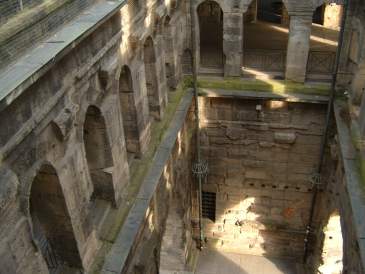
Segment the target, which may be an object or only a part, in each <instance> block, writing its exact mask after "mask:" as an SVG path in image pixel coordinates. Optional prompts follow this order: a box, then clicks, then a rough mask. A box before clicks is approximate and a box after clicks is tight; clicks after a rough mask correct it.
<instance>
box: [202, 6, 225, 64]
mask: <svg viewBox="0 0 365 274" xmlns="http://www.w3.org/2000/svg"><path fill="white" fill-rule="evenodd" d="M198 17H199V30H200V64H201V66H202V67H214V68H217V67H218V68H221V67H222V66H223V11H222V9H221V8H220V6H219V5H218V4H217V3H216V2H214V1H205V2H203V3H201V4H200V5H199V6H198Z"/></svg>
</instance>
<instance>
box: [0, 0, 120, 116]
mask: <svg viewBox="0 0 365 274" xmlns="http://www.w3.org/2000/svg"><path fill="white" fill-rule="evenodd" d="M125 3H126V0H116V1H107V2H102V3H99V4H96V5H94V6H92V7H91V8H90V9H87V10H85V11H84V12H83V13H82V15H80V16H79V17H77V18H76V19H75V20H73V21H71V22H70V23H69V24H66V25H65V26H64V27H63V28H62V29H61V30H59V31H58V32H56V34H54V35H53V36H52V37H50V38H49V39H47V40H46V41H44V42H43V43H42V44H41V45H40V46H38V47H36V48H35V49H33V50H31V51H30V52H28V53H27V54H26V55H25V56H23V57H22V58H20V59H19V60H18V61H17V62H16V63H15V64H13V65H11V66H10V67H9V68H7V69H6V70H4V71H1V72H0V111H2V110H4V109H5V108H6V107H7V106H8V105H10V104H11V103H12V102H13V101H14V100H15V99H16V98H18V97H19V96H20V95H21V94H22V93H23V92H24V91H25V89H27V88H28V87H29V86H30V85H32V84H33V83H34V82H36V81H37V80H38V79H39V78H40V77H41V76H42V75H44V74H45V73H46V72H47V71H48V70H49V69H50V68H51V67H52V66H53V65H54V63H55V62H57V61H58V60H60V59H61V58H62V57H63V56H65V55H66V54H67V53H68V52H70V51H71V50H72V49H73V48H75V47H76V45H77V44H79V43H80V42H81V41H82V40H83V39H84V38H85V37H86V36H88V35H89V34H90V33H92V32H93V31H94V30H95V29H96V28H97V27H98V26H100V25H101V24H102V23H104V22H105V21H106V20H108V19H109V18H110V17H111V16H113V15H114V14H115V13H116V12H117V11H118V10H119V9H120V8H121V6H122V5H124V4H125Z"/></svg>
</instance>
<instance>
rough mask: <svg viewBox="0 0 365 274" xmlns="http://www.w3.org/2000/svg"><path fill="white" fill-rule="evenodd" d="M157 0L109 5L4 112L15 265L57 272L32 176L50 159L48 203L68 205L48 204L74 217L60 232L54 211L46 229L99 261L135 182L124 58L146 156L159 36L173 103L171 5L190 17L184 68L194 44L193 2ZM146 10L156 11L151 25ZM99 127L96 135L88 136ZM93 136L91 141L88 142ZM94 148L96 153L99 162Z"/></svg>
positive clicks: (2, 199)
mask: <svg viewBox="0 0 365 274" xmlns="http://www.w3.org/2000/svg"><path fill="white" fill-rule="evenodd" d="M151 4H152V6H148V7H147V6H145V5H144V8H143V9H139V10H138V14H136V15H135V16H134V17H133V18H131V17H130V16H129V15H128V12H129V10H128V8H129V7H128V5H124V6H122V7H121V9H120V10H118V11H116V12H114V13H113V14H112V15H110V14H108V15H107V17H106V19H105V20H104V21H101V23H100V22H99V23H98V25H97V27H96V29H95V30H94V31H93V32H91V33H87V32H86V34H85V33H84V34H83V36H82V37H79V38H78V41H77V43H75V44H73V48H72V50H70V51H69V52H68V53H67V54H65V53H64V52H62V53H61V54H59V55H57V58H55V60H56V61H55V60H53V61H52V62H54V63H53V66H52V67H51V68H50V69H49V70H48V71H46V69H45V70H42V71H41V72H36V73H37V75H36V76H34V78H33V79H38V80H34V82H33V84H32V85H31V86H30V87H29V88H27V89H25V90H24V91H22V92H21V93H19V94H17V96H18V95H19V96H18V97H17V99H15V101H13V102H12V103H11V104H4V105H6V107H5V108H4V109H2V111H1V113H0V124H1V126H2V130H1V133H0V146H1V147H0V155H1V163H0V170H1V172H2V173H4V174H7V176H1V178H0V179H1V184H0V185H1V188H0V204H1V205H4V206H1V207H0V216H2V218H1V221H0V224H1V229H0V234H1V235H2V237H1V239H2V244H1V245H0V254H3V256H1V258H0V265H1V266H2V267H1V269H2V270H3V269H6V270H4V271H5V272H6V273H33V272H37V273H47V272H48V270H47V263H46V261H47V258H45V257H46V256H42V255H41V254H43V255H44V252H43V251H44V250H43V249H44V245H43V242H42V243H41V242H40V241H39V239H38V237H36V236H37V235H36V234H37V231H38V230H37V229H36V225H35V218H34V216H36V215H34V213H38V214H39V216H40V215H42V214H44V212H35V211H37V210H35V207H32V200H33V201H34V200H35V199H36V198H37V197H39V196H42V195H41V193H39V191H38V192H35V191H34V187H33V183H34V181H35V178H37V176H43V175H44V170H47V168H48V167H51V168H52V170H54V173H52V174H50V175H51V177H52V178H54V179H56V178H57V180H54V182H56V183H55V184H56V185H57V187H54V188H50V189H49V190H47V191H48V192H47V195H44V197H43V198H42V203H43V205H48V206H49V205H52V203H53V202H54V201H55V200H53V201H52V197H55V199H56V198H57V200H59V201H60V203H59V204H60V205H61V207H60V208H52V207H50V208H49V212H53V213H54V214H57V213H59V212H58V211H59V210H62V212H63V214H64V215H62V216H64V217H65V218H68V219H69V221H70V222H69V223H68V224H69V225H68V226H67V228H64V230H63V232H65V233H64V234H62V233H58V234H57V233H56V234H53V235H52V229H50V228H52V222H51V220H52V218H48V220H49V223H47V224H46V225H44V224H43V225H44V226H43V227H47V229H45V230H46V231H45V233H44V234H45V236H46V238H47V240H48V242H50V243H52V242H54V241H59V237H57V235H66V234H67V235H68V236H67V237H70V238H69V240H70V241H73V242H74V243H75V245H76V246H77V247H76V249H75V250H77V252H78V253H79V254H78V255H79V257H80V260H81V264H78V263H77V264H76V263H75V264H73V263H72V262H68V263H70V264H73V265H72V266H73V267H77V268H82V269H83V270H84V271H86V272H88V271H89V270H90V268H91V266H92V264H93V263H94V259H95V257H96V254H98V252H99V250H100V247H101V246H102V244H103V241H104V239H103V238H102V235H101V231H102V228H103V227H104V226H105V221H106V216H107V214H108V212H110V211H113V210H115V209H117V208H118V206H119V205H120V204H121V202H123V201H124V202H125V197H126V195H127V194H128V193H127V192H126V189H127V187H128V186H129V185H130V169H131V166H130V165H129V163H128V159H127V150H126V141H127V140H126V136H125V134H124V129H123V115H122V110H121V108H122V107H123V102H122V100H120V96H121V94H120V93H121V92H122V91H123V90H120V89H119V77H120V75H121V72H122V68H123V67H124V66H128V68H129V70H130V71H131V81H132V84H131V89H132V92H133V93H132V94H133V95H132V96H133V97H134V98H133V99H134V100H133V101H134V104H135V105H134V106H131V107H134V108H135V109H136V110H137V112H136V115H135V116H137V117H134V116H133V115H132V114H131V116H133V117H134V118H135V119H136V123H137V125H138V126H137V127H138V130H137V132H138V137H137V136H136V137H135V138H136V139H137V140H135V143H138V146H139V148H140V152H141V153H140V155H139V157H144V153H145V152H146V150H147V149H148V147H149V142H150V135H151V134H150V127H151V119H150V115H149V108H148V99H147V96H146V94H147V89H146V81H145V66H144V62H143V54H142V52H143V43H142V41H143V40H144V39H146V38H147V37H151V38H152V39H153V40H154V41H155V43H156V45H157V46H156V47H155V50H156V56H157V61H156V64H155V65H156V71H157V79H158V83H159V86H160V87H162V88H161V90H160V94H161V95H162V97H161V98H163V99H162V100H161V101H160V102H159V103H160V104H161V108H162V109H164V108H165V107H166V105H167V104H168V90H167V88H166V75H165V67H164V63H165V61H164V54H163V53H162V51H163V47H162V45H161V38H160V37H159V35H160V33H161V32H158V31H156V26H158V25H159V24H158V22H162V21H163V18H164V17H165V16H166V15H169V17H170V18H171V25H172V27H173V28H177V27H181V26H183V27H181V30H182V31H181V32H179V38H176V39H175V44H174V48H173V53H172V56H173V58H174V59H175V60H176V63H175V64H174V65H175V66H176V71H180V68H179V66H180V63H179V61H180V59H181V58H180V56H181V55H182V54H183V49H184V48H185V44H184V43H185V31H186V29H185V26H186V23H185V16H183V14H184V12H185V8H184V6H179V8H178V7H172V6H166V5H165V3H161V2H157V1H156V2H153V3H152V2H151ZM100 5H103V4H102V3H101V4H100ZM145 15H147V17H148V18H150V19H151V20H152V21H151V23H150V24H149V25H148V27H146V24H145V19H146V17H145ZM82 16H83V14H81V15H80V17H82ZM85 16H88V15H87V14H86V15H85ZM160 36H161V35H160ZM29 54H32V51H29ZM38 73H43V76H41V77H39V75H38ZM178 80H180V78H179V77H177V81H178ZM131 101H132V100H131ZM2 103H3V102H2ZM90 109H92V111H89V110H90ZM89 114H90V115H89ZM96 114H98V115H96ZM88 115H89V116H95V117H94V118H95V119H93V121H92V122H91V123H90V126H87V125H86V120H87V119H86V117H87V116H88ZM96 116H97V117H96ZM95 132H97V134H96V135H95V136H94V137H93V136H91V138H86V137H85V136H88V135H90V134H94V133H95ZM86 139H87V140H89V141H88V142H89V145H86V144H85V140H86ZM99 152H100V153H99ZM101 152H103V153H101ZM88 155H89V156H90V155H91V156H90V157H87V156H88ZM93 158H97V160H95V161H93V162H91V161H92V159H93ZM46 167H47V168H46ZM46 173H47V171H46ZM8 174H10V175H8ZM48 177H49V176H48ZM49 178H50V177H49ZM3 185H4V188H3V187H2V186H3ZM8 193H12V195H8ZM33 204H34V203H33ZM39 207H40V206H38V207H37V208H39ZM39 216H38V217H39ZM43 220H44V219H43ZM58 227H59V226H58ZM62 229H63V228H62V227H60V230H62ZM66 232H67V233H66ZM56 238H57V239H56ZM46 242H47V241H46ZM56 249H57V248H56ZM56 251H57V252H61V250H56ZM47 256H48V255H47ZM77 257H78V256H77ZM3 266H4V268H3ZM2 270H1V271H0V272H1V273H2Z"/></svg>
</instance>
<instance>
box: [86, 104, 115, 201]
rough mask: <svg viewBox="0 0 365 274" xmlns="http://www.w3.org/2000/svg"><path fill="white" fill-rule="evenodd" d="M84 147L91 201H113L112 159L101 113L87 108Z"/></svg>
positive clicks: (93, 108)
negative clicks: (90, 186) (89, 179)
mask: <svg viewBox="0 0 365 274" xmlns="http://www.w3.org/2000/svg"><path fill="white" fill-rule="evenodd" d="M84 145H85V150H86V159H87V163H88V167H89V172H90V176H91V180H92V183H93V186H94V191H93V194H92V199H101V200H107V201H114V188H113V179H112V172H113V158H112V151H111V148H110V144H109V139H108V135H107V129H106V125H105V120H104V117H103V116H102V114H101V111H100V110H99V109H98V108H97V107H95V106H89V107H88V109H87V112H86V117H85V123H84Z"/></svg>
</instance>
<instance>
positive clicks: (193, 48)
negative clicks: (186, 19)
mask: <svg viewBox="0 0 365 274" xmlns="http://www.w3.org/2000/svg"><path fill="white" fill-rule="evenodd" d="M190 23H191V51H192V52H191V57H192V58H191V62H192V74H193V92H194V100H195V119H196V121H195V125H196V162H195V164H194V166H193V173H194V174H195V175H196V177H197V178H198V184H199V185H198V195H197V196H198V205H199V248H200V249H202V248H203V242H204V235H203V224H202V218H203V217H202V180H203V176H204V174H203V173H202V171H203V170H202V159H201V151H200V132H199V131H200V127H199V123H200V118H199V100H198V83H197V62H196V48H197V47H196V39H195V38H196V37H195V35H196V33H195V9H194V0H190Z"/></svg>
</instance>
